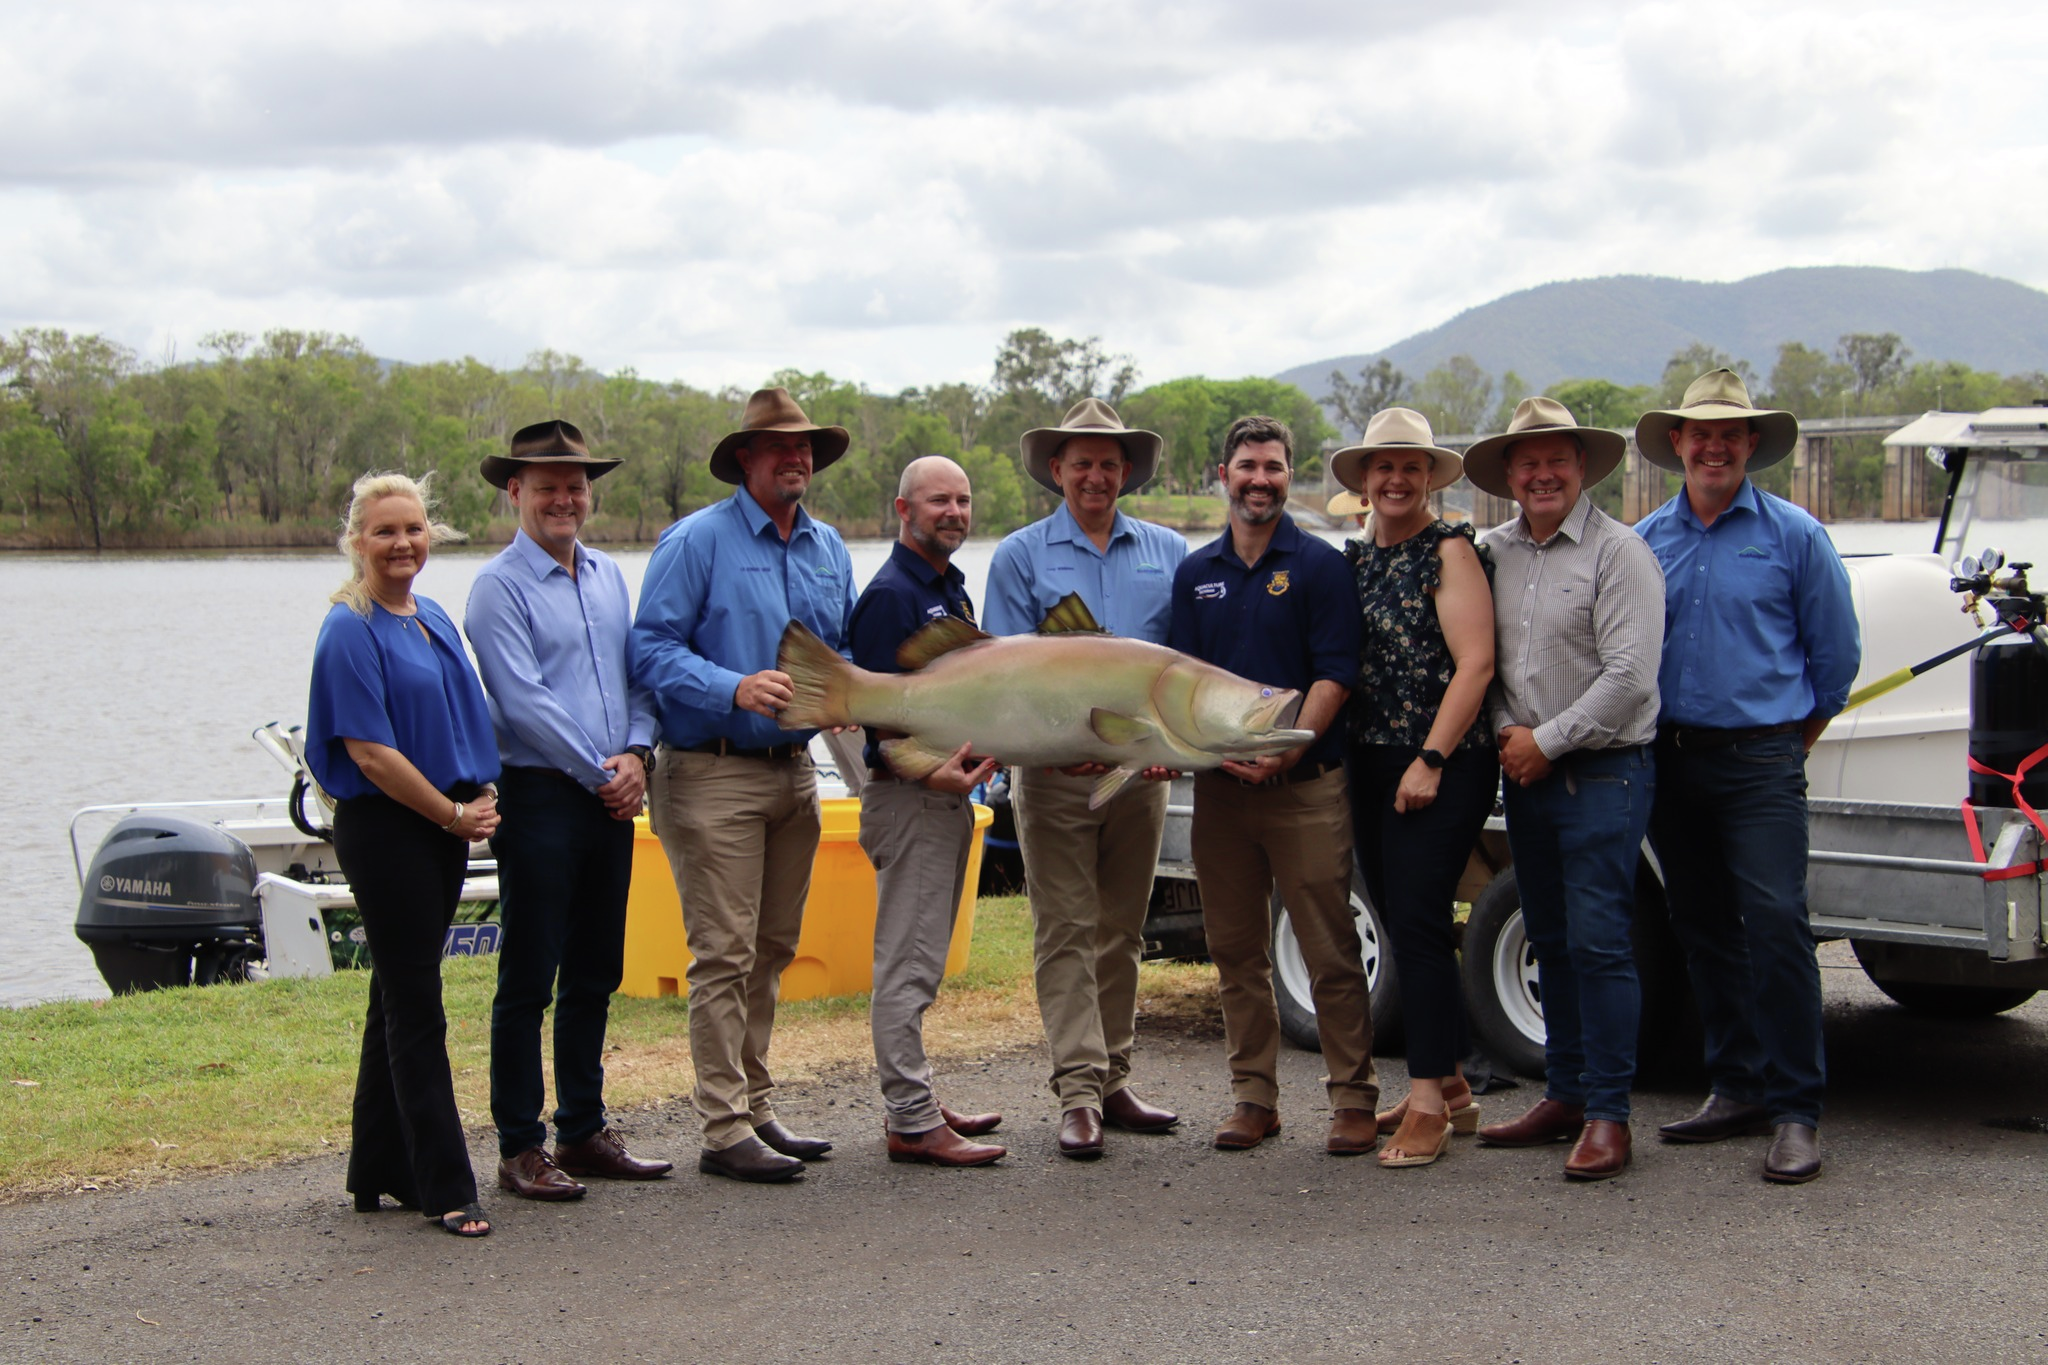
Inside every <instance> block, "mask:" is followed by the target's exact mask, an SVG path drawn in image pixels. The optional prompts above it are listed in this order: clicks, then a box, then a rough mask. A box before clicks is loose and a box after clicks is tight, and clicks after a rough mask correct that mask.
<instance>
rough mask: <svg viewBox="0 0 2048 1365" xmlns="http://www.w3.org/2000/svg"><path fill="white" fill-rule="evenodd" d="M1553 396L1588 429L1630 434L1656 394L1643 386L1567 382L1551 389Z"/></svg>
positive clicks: (1585, 380)
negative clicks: (1598, 428)
mask: <svg viewBox="0 0 2048 1365" xmlns="http://www.w3.org/2000/svg"><path fill="white" fill-rule="evenodd" d="M1550 396H1551V397H1552V398H1555V399H1556V400H1557V401H1558V402H1560V403H1562V404H1564V405H1565V406H1566V407H1567V408H1570V409H1571V413H1572V416H1573V417H1576V418H1577V419H1578V420H1579V421H1580V422H1582V423H1584V424H1585V425H1587V426H1589V427H1605V428H1608V429H1609V430H1613V431H1627V430H1632V429H1633V428H1634V427H1635V424H1636V419H1637V418H1638V417H1641V416H1642V415H1643V413H1644V412H1646V411H1648V409H1649V407H1650V402H1651V399H1652V398H1653V397H1655V395H1654V394H1652V393H1651V392H1650V390H1649V389H1648V388H1647V387H1644V386H1642V385H1634V386H1628V385H1622V384H1617V383H1615V382H1614V381H1613V380H1611V379H1567V380H1566V381H1565V382H1564V383H1562V384H1555V385H1552V386H1551V390H1550Z"/></svg>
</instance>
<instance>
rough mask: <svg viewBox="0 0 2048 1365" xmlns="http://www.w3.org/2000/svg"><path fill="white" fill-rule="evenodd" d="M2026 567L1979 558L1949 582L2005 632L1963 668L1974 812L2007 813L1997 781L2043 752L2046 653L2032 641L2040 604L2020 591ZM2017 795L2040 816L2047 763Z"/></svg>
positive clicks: (2007, 793) (2046, 739)
mask: <svg viewBox="0 0 2048 1365" xmlns="http://www.w3.org/2000/svg"><path fill="white" fill-rule="evenodd" d="M2032 567H2034V566H2033V565H2031V564H2012V565H2007V564H2006V563H2005V556H2004V555H2002V554H2000V553H1999V552H1998V551H1997V550H1986V551H1984V553H1983V555H1982V556H1980V557H1974V558H1967V559H1964V560H1963V561H1961V563H1959V564H1958V565H1957V566H1956V574H1955V577H1954V578H1953V579H1952V580H1951V581H1950V587H1952V588H1954V589H1955V590H1957V591H1960V592H1966V593H1969V594H1971V595H1972V600H1973V601H1981V602H1982V603H1983V604H1984V605H1985V606H1988V607H1990V608H1991V609H1992V611H1994V612H1996V613H1997V615H1998V624H1999V625H2001V626H2003V627H2005V628H2006V629H2007V630H2008V631H2010V632H2012V633H2011V634H2007V635H2002V636H2000V637H1999V638H1997V639H1995V640H1989V641H1986V642H1985V643H1984V644H1983V645H1981V646H1980V647H1979V648H1978V649H1977V651H1976V654H1975V656H1974V657H1973V658H1972V659H1971V661H1970V758H1971V760H1972V766H1971V768H1970V800H1971V802H1972V803H1973V804H1975V805H1979V806H2007V807H2010V806H2012V805H2014V804H2015V802H2014V800H2013V785H2012V779H2011V778H2010V777H2008V776H2004V774H2009V773H2014V772H2017V771H2019V766H2020V764H2022V763H2024V762H2026V760H2027V759H2028V758H2029V757H2031V756H2032V755H2034V754H2035V753H2037V752H2039V751H2041V750H2042V749H2043V748H2048V647H2043V645H2042V644H2041V642H2040V640H2039V639H2038V638H2037V637H2036V635H2035V633H2034V632H2035V631H2036V630H2037V629H2038V628H2039V627H2040V626H2041V624H2042V619H2041V618H2042V611H2043V603H2042V598H2041V595H2040V594H2038V593H2035V592H2034V591H2032V590H2031V589H2030V588H2029V587H2028V586H2027V570H2028V569H2031V568H2032ZM2001 571H2002V572H2001ZM1982 769H1989V770H1990V771H1988V772H1986V771H1982ZM2020 790H2021V792H2023V793H2024V794H2025V796H2026V799H2027V802H2028V804H2029V805H2032V806H2033V807H2035V808H2036V809H2048V758H2043V759H2040V760H2037V761H2036V762H2035V764H2034V766H2033V767H2031V768H2029V769H2028V770H2027V773H2026V776H2025V778H2024V779H2023V781H2022V783H2021V786H2020Z"/></svg>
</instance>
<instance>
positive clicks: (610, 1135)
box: [555, 1128, 675, 1180]
mask: <svg viewBox="0 0 2048 1365" xmlns="http://www.w3.org/2000/svg"><path fill="white" fill-rule="evenodd" d="M555 1164H556V1165H557V1166H560V1167H561V1168H562V1169H563V1170H565V1171H567V1172H568V1173H569V1174H570V1175H580V1176H583V1177H585V1178H586V1179H588V1178H589V1177H591V1176H596V1177H598V1178H599V1179H602V1180H659V1179H661V1178H662V1177H663V1176H665V1175H667V1174H668V1173H669V1172H670V1171H672V1170H674V1169H675V1163H674V1162H673V1161H643V1160H641V1159H640V1158H639V1157H637V1156H634V1155H633V1154H632V1153H631V1152H629V1151H627V1150H626V1144H625V1143H623V1142H621V1141H620V1140H619V1135H618V1134H617V1133H614V1132H613V1131H612V1130H611V1129H609V1128H600V1129H598V1130H597V1131H596V1132H594V1133H592V1134H591V1135H590V1136H589V1137H587V1138H585V1139H583V1141H581V1142H571V1143H568V1144H566V1145H565V1144H563V1143H561V1142H559V1141H558V1142H556V1143H555Z"/></svg>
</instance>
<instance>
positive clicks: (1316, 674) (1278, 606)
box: [1166, 514, 1365, 763]
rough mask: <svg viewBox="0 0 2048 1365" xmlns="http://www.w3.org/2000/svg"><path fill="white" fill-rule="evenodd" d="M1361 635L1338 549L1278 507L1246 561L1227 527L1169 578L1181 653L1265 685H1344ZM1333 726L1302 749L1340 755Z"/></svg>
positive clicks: (1312, 754)
mask: <svg viewBox="0 0 2048 1365" xmlns="http://www.w3.org/2000/svg"><path fill="white" fill-rule="evenodd" d="M1364 636H1365V629H1364V618H1363V617H1362V616H1361V615H1360V614H1359V610H1358V592H1357V590H1356V589H1355V588H1353V587H1352V584H1351V566H1350V565H1348V564H1346V563H1345V562H1344V555H1343V553H1342V552H1341V551H1339V550H1338V549H1337V548H1336V547H1335V546H1333V545H1330V544H1328V543H1326V542H1324V541H1321V540H1318V539H1316V538H1315V537H1313V536H1309V535H1305V534H1303V532H1302V530H1301V528H1300V527H1298V526H1296V525H1295V524H1294V521H1293V519H1292V518H1291V517H1288V516H1286V515H1285V514H1283V515H1282V516H1281V518H1280V524H1279V525H1278V526H1277V527H1275V528H1274V531H1273V540H1272V543H1271V544H1269V545H1268V546H1267V547H1266V553H1265V554H1263V555H1261V556H1259V562H1258V563H1257V564H1255V565H1252V566H1251V567H1249V568H1247V567H1246V566H1245V562H1244V561H1243V560H1242V559H1239V558H1238V557H1237V549H1236V547H1235V546H1234V545H1233V544H1232V543H1231V539H1230V532H1229V531H1227V530H1226V531H1225V532H1224V533H1223V534H1222V535H1220V536H1218V537H1217V538H1216V539H1215V540H1212V541H1210V542H1209V543H1208V544H1207V545H1204V546H1203V547H1202V548H1201V549H1199V550H1196V551H1194V552H1193V553H1191V554H1190V555H1189V556H1188V557H1187V558H1186V559H1185V560H1183V561H1181V566H1180V568H1179V569H1178V570H1177V571H1176V572H1175V573H1174V575H1173V626H1172V629H1171V630H1170V631H1169V632H1168V635H1167V640H1166V642H1167V643H1168V644H1169V645H1171V646H1173V647H1174V648H1175V649H1177V650H1179V651H1180V652H1181V653H1183V654H1192V655H1194V656H1195V657H1196V658H1197V659H1202V660H1205V661H1207V662H1209V663H1212V664H1215V665H1216V666H1217V667H1218V668H1227V669H1229V670H1230V671H1231V672H1232V673H1235V674H1237V675H1238V676H1239V677H1240V678H1249V679H1251V680H1252V681H1253V682H1257V683H1263V684H1265V685H1266V686H1268V687H1292V688H1296V689H1298V690H1299V691H1301V692H1302V693H1304V694H1306V693H1307V691H1308V689H1309V688H1310V687H1311V686H1313V685H1314V684H1316V683H1318V682H1333V683H1337V684H1338V685H1340V686H1342V687H1344V688H1345V689H1347V690H1348V689H1349V688H1350V686H1351V683H1352V680H1353V679H1355V678H1356V677H1357V676H1358V651H1359V649H1360V648H1361V647H1362V646H1363V643H1364ZM1343 756H1344V730H1343V726H1342V725H1341V724H1335V725H1332V726H1330V728H1329V729H1328V730H1326V731H1324V732H1323V736H1322V738H1321V739H1318V740H1317V741H1316V742H1315V743H1314V744H1312V745H1310V746H1309V750H1308V752H1307V753H1306V754H1304V755H1302V762H1304V763H1322V762H1330V763H1335V762H1339V761H1340V760H1341V759H1342V758H1343Z"/></svg>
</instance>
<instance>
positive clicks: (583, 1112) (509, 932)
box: [491, 768, 633, 1156]
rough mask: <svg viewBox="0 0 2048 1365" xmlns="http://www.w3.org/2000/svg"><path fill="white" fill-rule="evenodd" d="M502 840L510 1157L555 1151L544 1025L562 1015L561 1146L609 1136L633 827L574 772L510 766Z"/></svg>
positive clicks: (501, 1060)
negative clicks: (601, 1133)
mask: <svg viewBox="0 0 2048 1365" xmlns="http://www.w3.org/2000/svg"><path fill="white" fill-rule="evenodd" d="M498 815H499V817H500V819H501V820H502V822H503V823H501V824H500V825H499V826H498V832H497V834H496V835H495V836H494V837H493V838H492V839H491V851H492V852H493V853H495V854H497V855H498V878H499V883H500V887H501V899H500V901H499V908H500V911H501V913H502V916H503V919H504V925H505V938H504V942H503V943H502V944H501V945H500V946H499V949H498V993H497V996H496V998H495V999H494V1000H492V1002H491V1118H492V1120H493V1121H494V1122H496V1124H497V1125H498V1150H499V1152H500V1154H501V1155H504V1156H517V1155H519V1154H520V1153H521V1152H523V1151H526V1150H527V1149H528V1148H531V1147H538V1146H540V1145H541V1144H543V1143H544V1142H546V1141H547V1136H548V1130H547V1125H546V1124H545V1123H543V1122H542V1121H541V1105H542V1104H543V1103H544V1102H545V1097H546V1090H545V1087H544V1086H543V1084H542V1079H541V1064H540V1031H541V1016H542V1015H544V1014H545V1013H546V1012H547V1008H548V1001H549V998H550V997H552V998H553V1000H554V1006H555V1139H556V1141H558V1142H565V1143H566V1142H581V1141H583V1140H584V1139H585V1138H587V1137H590V1136H591V1135H593V1134H594V1133H596V1132H597V1130H598V1129H600V1128H602V1127H604V1030H605V1023H606V1021H607V1019H608V1018H609V1016H610V1012H611V1003H612V992H613V991H615V990H617V989H618V988H619V977H620V975H621V974H622V973H623V971H624V968H625V952H626V890H627V887H628V885H629V884H630V883H631V880H632V876H633V822H632V821H631V820H614V819H613V818H612V817H611V813H610V812H609V811H607V810H605V808H604V802H602V801H600V800H598V799H597V797H596V796H595V795H593V794H592V793H591V792H588V791H586V790H584V788H583V787H582V786H580V785H579V784H578V783H576V782H575V781H574V780H573V779H571V778H570V777H569V776H568V775H567V774H565V773H556V772H548V771H544V770H541V769H535V768H507V769H505V771H504V774H503V776H501V777H500V778H499V779H498Z"/></svg>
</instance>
